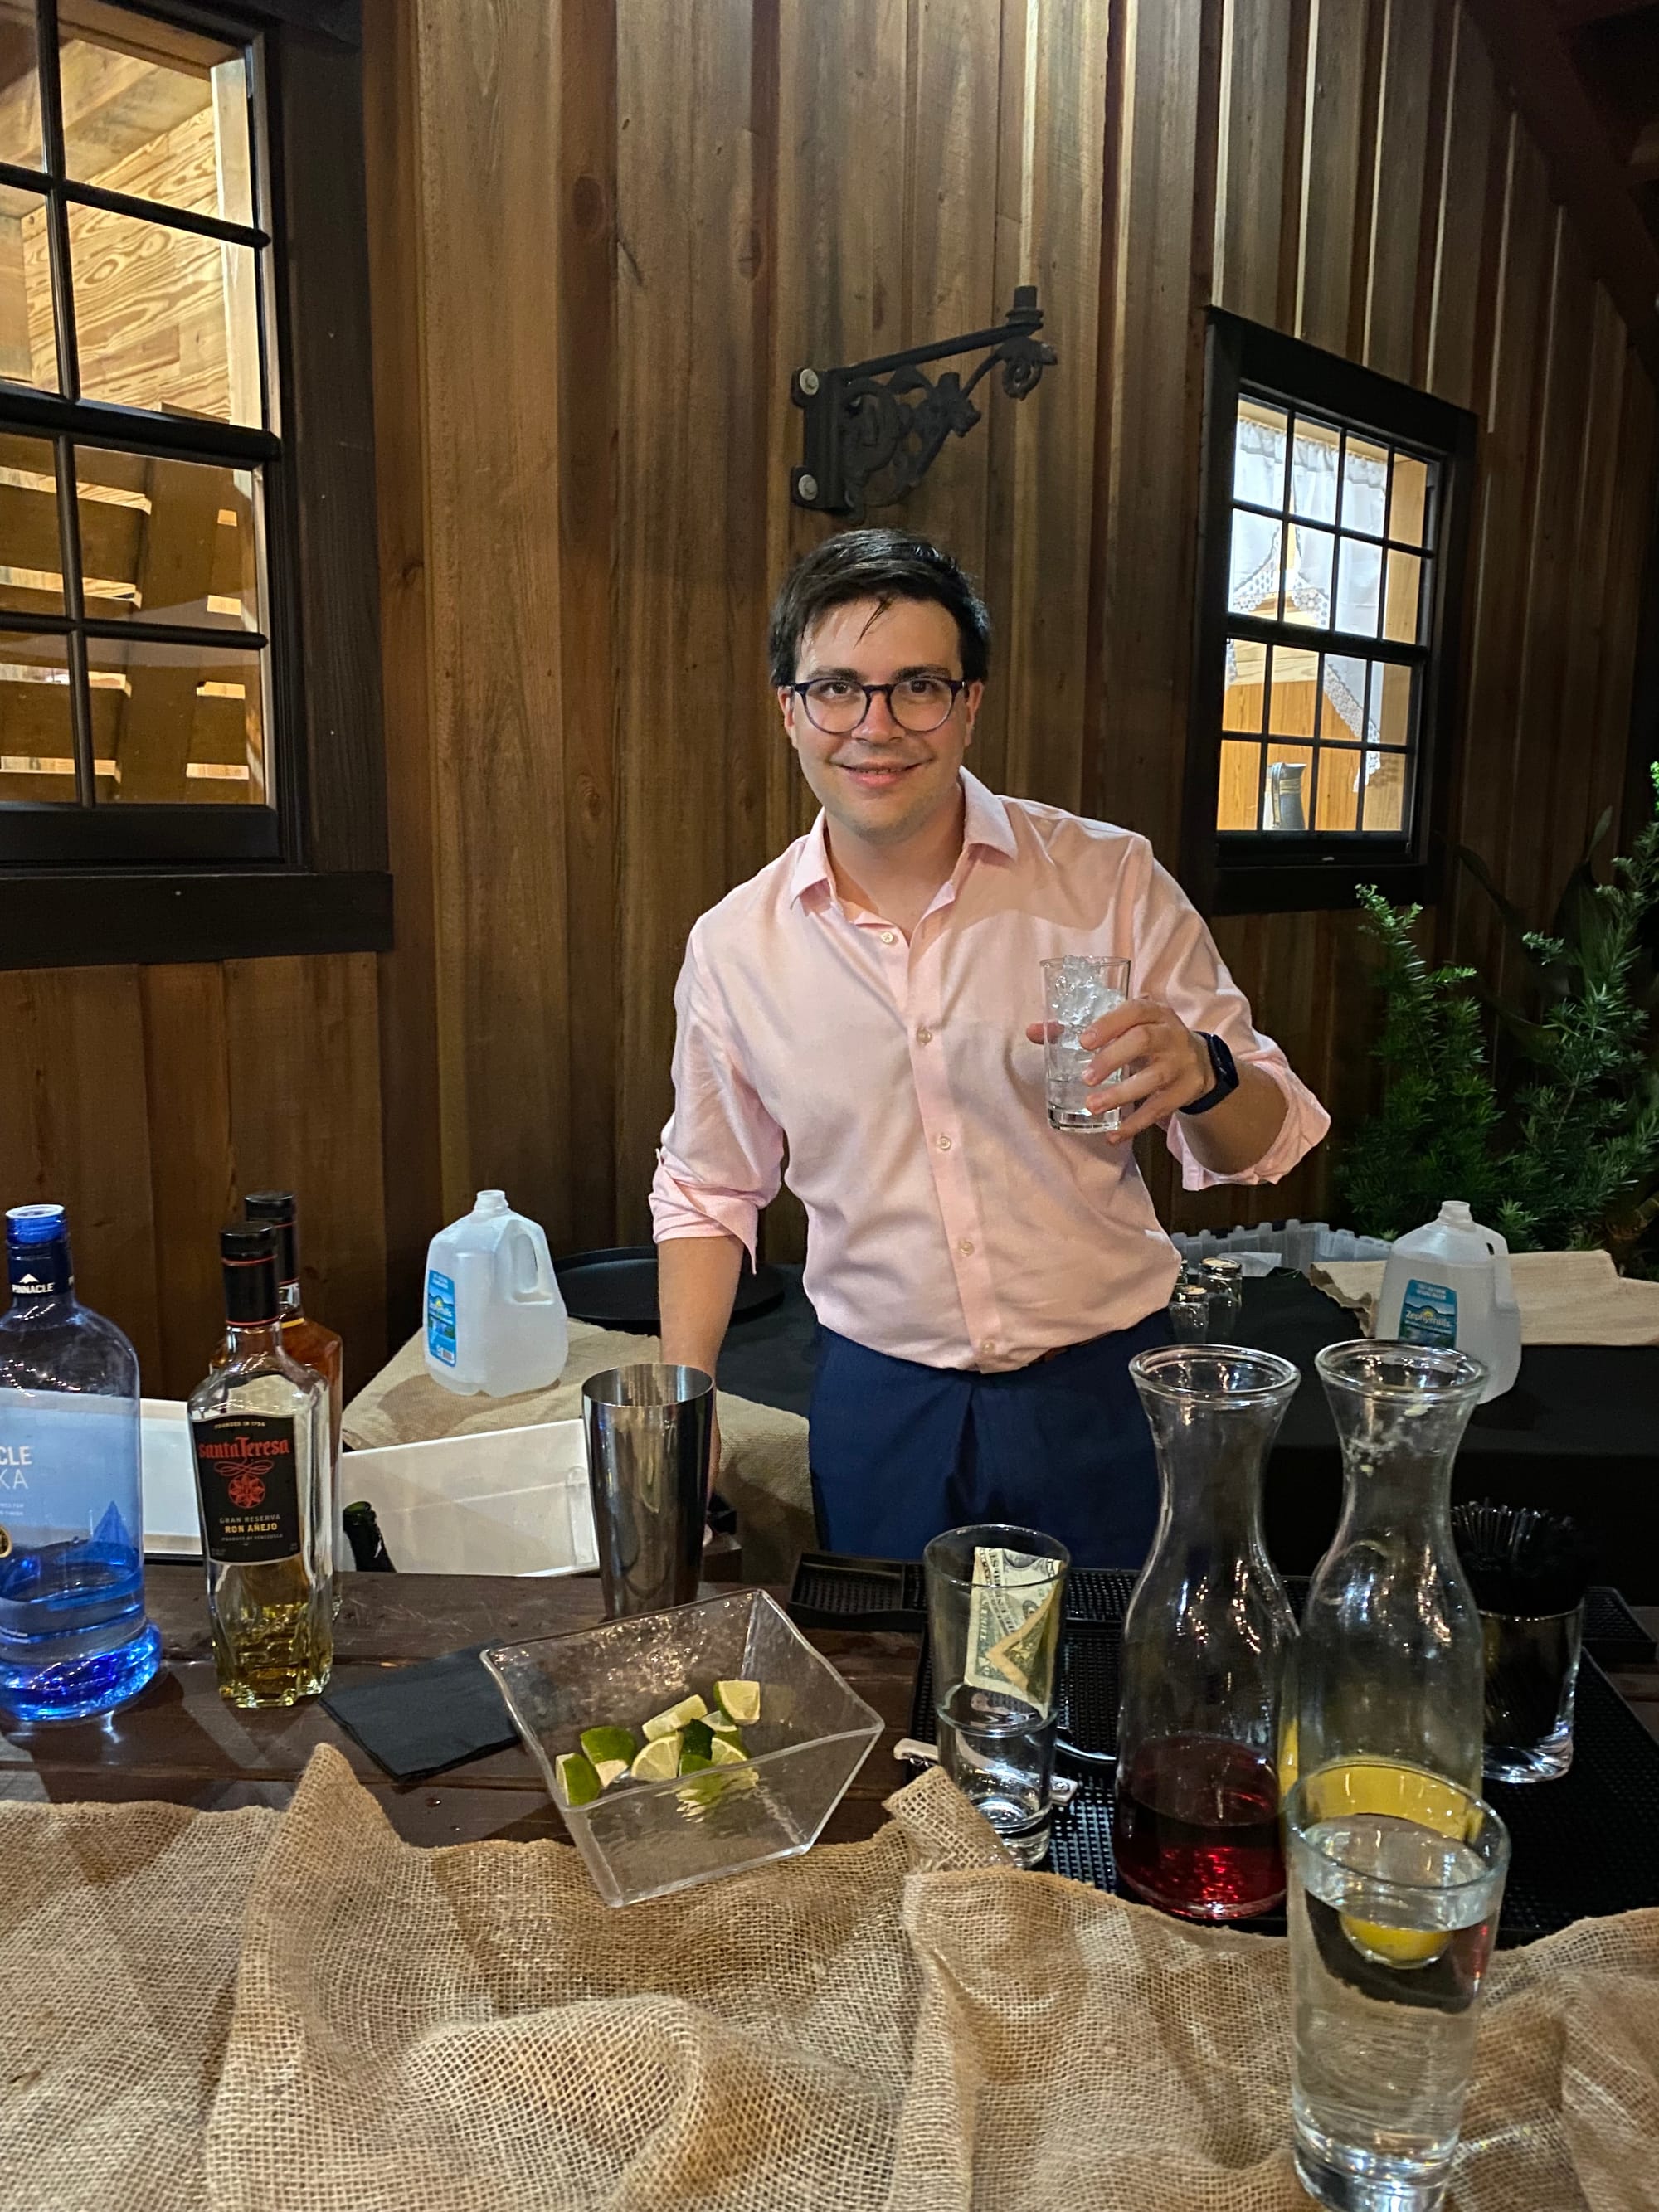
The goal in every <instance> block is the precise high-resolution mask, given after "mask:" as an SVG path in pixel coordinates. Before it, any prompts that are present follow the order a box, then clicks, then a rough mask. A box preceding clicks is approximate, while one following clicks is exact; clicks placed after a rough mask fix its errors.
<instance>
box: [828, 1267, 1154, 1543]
mask: <svg viewBox="0 0 1659 2212" xmlns="http://www.w3.org/2000/svg"><path fill="white" fill-rule="evenodd" d="M818 1340H819V1351H818V1371H817V1380H816V1382H815V1383H814V1384H813V1386H812V1401H811V1410H810V1414H809V1419H810V1421H811V1439H810V1452H811V1465H812V1503H813V1506H814V1508H815V1510H816V1511H817V1522H818V1538H819V1541H820V1542H821V1543H823V1545H824V1546H825V1547H826V1548H827V1549H828V1550H829V1551H832V1552H848V1553H854V1555H856V1556H859V1557H861V1558H865V1559H920V1558H921V1552H922V1547H923V1546H924V1545H926V1544H927V1542H928V1541H929V1540H930V1539H931V1538H932V1537H934V1536H937V1535H938V1534H939V1531H940V1530H941V1529H943V1528H962V1527H963V1526H965V1525H966V1524H967V1523H969V1522H975V1521H1009V1522H1017V1523H1018V1524H1019V1525H1020V1526H1021V1527H1024V1528H1038V1529H1041V1530H1042V1533H1043V1534H1045V1535H1049V1536H1058V1537H1059V1539H1060V1542H1061V1543H1062V1544H1064V1545H1065V1546H1066V1549H1067V1550H1068V1551H1069V1552H1070V1553H1071V1555H1072V1560H1073V1565H1076V1566H1079V1567H1138V1566H1139V1565H1140V1563H1141V1561H1142V1560H1143V1559H1145V1558H1146V1553H1147V1551H1148V1550H1149V1548H1150V1547H1151V1545H1152V1531H1153V1529H1154V1528H1155V1527H1156V1525H1157V1522H1158V1465H1157V1462H1156V1460H1155V1458H1154V1456H1153V1453H1152V1431H1151V1430H1150V1429H1149V1428H1148V1427H1147V1425H1146V1414H1145V1413H1143V1412H1142V1411H1141V1407H1140V1401H1139V1398H1138V1397H1137V1396H1136V1395H1135V1387H1134V1384H1133V1383H1132V1382H1131V1381H1130V1379H1129V1361H1130V1358H1131V1357H1132V1356H1133V1354H1134V1353H1135V1352H1143V1351H1145V1350H1146V1349H1147V1348H1148V1346H1152V1345H1157V1344H1167V1343H1168V1342H1169V1341H1170V1327H1169V1322H1168V1320H1167V1319H1166V1317H1165V1316H1164V1311H1163V1310H1162V1308H1160V1309H1159V1310H1158V1312H1156V1313H1153V1314H1149V1315H1148V1316H1147V1317H1146V1320H1145V1321H1143V1322H1139V1323H1138V1324H1137V1325H1136V1327H1135V1328H1126V1329H1121V1330H1119V1331H1118V1332H1117V1333H1116V1334H1114V1335H1110V1336H1097V1337H1095V1338H1093V1339H1091V1341H1090V1342H1088V1343H1087V1344H1074V1345H1071V1346H1067V1348H1066V1350H1065V1351H1064V1352H1059V1353H1057V1354H1056V1355H1055V1357H1054V1358H1052V1359H1043V1360H1039V1361H1038V1362H1037V1363H1036V1364H1035V1365H1034V1366H1030V1367H1021V1368H1018V1369H1016V1370H1014V1372H1013V1373H1012V1374H1007V1375H974V1374H968V1373H963V1372H960V1371H958V1370H955V1369H951V1368H942V1367H923V1366H920V1365H918V1364H916V1362H915V1361H914V1360H909V1359H894V1358H890V1357H889V1356H888V1355H887V1354H886V1353H885V1352H871V1351H868V1350H867V1349H866V1347H865V1346H863V1345H861V1344H854V1343H853V1342H852V1341H851V1340H850V1339H848V1338H847V1337H844V1336H837V1335H836V1334H835V1332H834V1331H833V1330H832V1329H827V1328H821V1329H820V1330H819V1332H818Z"/></svg>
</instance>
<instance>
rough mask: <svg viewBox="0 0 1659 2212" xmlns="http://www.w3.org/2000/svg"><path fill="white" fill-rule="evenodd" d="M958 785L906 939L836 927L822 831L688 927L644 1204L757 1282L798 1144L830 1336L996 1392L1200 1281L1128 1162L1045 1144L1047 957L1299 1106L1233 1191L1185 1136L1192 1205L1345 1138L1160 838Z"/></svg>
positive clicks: (876, 929) (879, 926) (1171, 1128)
mask: <svg viewBox="0 0 1659 2212" xmlns="http://www.w3.org/2000/svg"><path fill="white" fill-rule="evenodd" d="M962 781H963V792H964V794H965V798H966V810H965V811H966V822H965V834H964V836H963V849H962V857H961V859H960V860H958V861H957V866H956V868H955V870H954V872H953V873H952V874H951V880H950V881H949V883H947V884H945V885H944V887H943V888H942V889H941V890H940V891H939V895H938V896H937V897H936V898H935V899H934V901H933V904H932V906H930V907H929V908H928V909H927V913H926V914H925V915H923V916H922V918H921V922H920V923H919V924H918V926H917V927H916V930H915V934H914V936H913V937H912V939H910V941H909V942H908V943H907V942H906V940H905V938H904V935H903V933H902V931H900V930H898V929H896V928H894V927H891V926H890V924H889V923H887V922H885V921H882V920H881V918H880V917H879V916H878V915H871V914H866V913H862V912H848V909H847V908H845V907H844V906H843V905H842V902H841V900H840V898H839V897H838V896H837V895H836V884H835V878H834V876H833V875H832V873H831V872H830V866H829V848H828V846H827V844H826V842H825V837H824V823H823V816H822V815H820V816H819V817H818V819H817V823H816V824H815V825H814V827H813V828H812V829H811V832H810V834H809V835H808V836H805V837H802V838H799V839H798V840H797V841H796V842H795V843H794V844H793V845H792V846H790V848H788V850H787V852H785V853H784V854H781V856H780V857H779V858H778V859H777V860H774V861H773V862H772V863H771V865H770V866H769V867H765V868H763V869H762V870H761V872H760V873H759V874H758V875H757V876H755V877H753V878H751V879H750V881H749V882H748V883H746V884H740V885H739V886H738V889H737V890H734V891H732V892H731V893H730V894H729V896H726V898H724V899H722V900H721V902H720V904H719V905H718V906H717V907H715V908H713V909H712V911H711V912H709V913H708V914H706V915H703V916H702V919H701V921H698V922H697V923H696V926H695V927H694V928H693V929H692V932H691V937H690V943H689V944H688V945H687V947H686V954H685V965H684V969H682V970H681V973H680V980H679V984H678V989H677V990H676V993H675V1006H676V1008H677V1009H678V1017H679V1030H678V1040H677V1042H676V1045H675V1050H674V1112H673V1115H672V1117H671V1120H670V1121H669V1123H668V1126H667V1127H666V1128H665V1130H664V1131H663V1138H662V1146H661V1150H660V1152H659V1154H658V1165H657V1173H656V1179H655V1182H654V1184H653V1188H652V1193H651V1207H652V1213H653V1218H654V1221H655V1225H656V1236H657V1241H658V1242H659V1243H663V1242H665V1241H666V1240H667V1239H668V1238H670V1237H712V1236H715V1235H717V1234H719V1233H720V1232H721V1231H725V1232H726V1233H727V1234H729V1235H731V1236H732V1237H738V1238H739V1239H740V1240H741V1241H742V1243H744V1245H745V1246H746V1247H747V1248H748V1250H749V1254H750V1258H751V1259H752V1258H753V1256H754V1250H755V1229H756V1221H757V1214H758V1212H759V1209H760V1208H761V1207H762V1206H765V1205H767V1204H768V1203H769V1200H771V1199H772V1198H774V1197H775V1195H776V1194H777V1189H778V1184H779V1181H780V1170H781V1163H782V1158H783V1152H784V1147H785V1145H786V1143H787V1146H788V1155H789V1167H788V1182H789V1187H790V1188H791V1189H792V1190H793V1191H794V1192H795V1193H796V1194H797V1195H798V1196H799V1199H800V1200H801V1202H802V1204H803V1205H804V1206H805V1209H806V1216H807V1224H808V1235H807V1254H806V1271H805V1288H806V1293H807V1296H808V1297H810V1298H811V1302H812V1304H813V1306H814V1307H815V1309H816V1310H817V1315H818V1318H819V1319H820V1321H822V1322H823V1324H824V1325H825V1327H826V1328H832V1329H835V1330H836V1331H837V1332H838V1333H839V1334H842V1335H843V1336H848V1337H851V1338H852V1339H853V1340H854V1341H855V1342H857V1343H859V1344H862V1345H867V1346H869V1347H870V1348H871V1349H872V1350H873V1351H877V1352H889V1353H891V1354H893V1355H895V1356H896V1357H897V1358H901V1359H914V1360H920V1361H922V1362H924V1363H925V1364H927V1365H928V1366H932V1367H955V1368H966V1367H972V1368H979V1369H981V1370H1000V1369H1006V1368H1014V1367H1023V1366H1024V1365H1025V1364H1027V1363H1028V1362H1030V1361H1031V1360H1033V1359H1035V1358H1037V1357H1038V1356H1039V1355H1040V1354H1041V1353H1042V1352H1048V1351H1052V1350H1054V1348H1055V1347H1056V1346H1061V1345H1066V1344H1074V1343H1080V1342H1082V1341H1084V1340H1085V1339H1087V1338H1090V1337H1094V1336H1099V1335H1102V1334H1104V1333H1105V1332H1106V1331H1107V1330H1109V1329H1121V1328H1132V1327H1133V1325H1134V1323H1135V1322H1139V1321H1141V1320H1143V1319H1144V1318H1145V1316H1146V1315H1147V1314H1149V1313H1151V1312H1152V1310H1154V1309H1155V1308H1156V1307H1158V1306H1161V1305H1163V1304H1164V1303H1165V1302H1166V1301H1167V1299H1168V1297H1169V1295H1170V1289H1171V1287H1172V1285H1174V1282H1175V1279H1176V1275H1177V1274H1178V1273H1179V1272H1180V1263H1179V1261H1178V1260H1177V1258H1176V1252H1175V1248H1174V1247H1173V1246H1172V1245H1171V1243H1170V1240H1169V1238H1168V1237H1166V1236H1165V1235H1164V1231H1163V1230H1162V1229H1161V1228H1160V1226H1159V1225H1158V1217H1157V1215H1156V1214H1155V1213H1154V1212H1153V1210H1152V1200H1151V1199H1150V1197H1149V1196H1148V1194H1147V1191H1146V1184H1145V1183H1144V1182H1142V1181H1141V1179H1140V1176H1139V1171H1138V1170H1137V1169H1136V1166H1135V1163H1134V1157H1133V1152H1132V1151H1131V1150H1130V1148H1129V1147H1127V1146H1109V1145H1107V1144H1105V1143H1103V1142H1102V1141H1101V1140H1100V1139H1097V1138H1091V1137H1087V1136H1072V1135H1066V1134H1063V1133H1060V1132H1058V1131H1055V1130H1053V1129H1051V1128H1050V1127H1048V1113H1047V1107H1046V1103H1045V1096H1044V1090H1043V1073H1042V1046H1041V1045H1036V1044H1032V1043H1030V1042H1028V1040H1027V1038H1026V1036H1025V1033H1024V1032H1025V1025H1026V1024H1027V1023H1028V1022H1031V1021H1038V1020H1041V1018H1042V977H1041V975H1040V974H1039V973H1038V969H1037V963H1038V962H1039V961H1040V960H1044V959H1047V958H1048V957H1050V956H1051V955H1053V954H1054V953H1060V952H1097V953H1115V954H1118V955H1120V956H1127V957H1128V959H1129V961H1130V962H1131V963H1132V964H1131V969H1130V985H1131V988H1132V990H1133V993H1134V994H1136V995H1137V996H1144V997H1146V998H1152V999H1158V1000H1164V1001H1165V1002H1166V1003H1167V1004H1168V1005H1170V1006H1173V1007H1174V1009H1175V1011H1176V1013H1177V1014H1179V1015H1180V1017H1181V1018H1182V1021H1184V1022H1185V1023H1186V1024H1188V1027H1189V1028H1191V1029H1194V1030H1212V1031H1214V1032H1215V1033H1216V1034H1217V1035H1218V1036H1222V1037H1225V1039H1226V1041H1227V1042H1228V1044H1229V1045H1230V1046H1231V1048H1232V1053H1233V1057H1234V1059H1235V1060H1237V1062H1238V1064H1239V1065H1240V1066H1244V1065H1245V1064H1246V1063H1247V1062H1248V1063H1249V1064H1250V1065H1252V1066H1256V1067H1260V1068H1261V1069H1263V1070H1264V1071H1265V1072H1266V1073H1267V1074H1268V1075H1270V1076H1271V1077H1272V1078H1273V1081H1274V1082H1275V1083H1276V1084H1278V1085H1279V1088H1280V1090H1281V1091H1283V1092H1284V1094H1285V1119H1284V1121H1283V1124H1282V1125H1281V1127H1280V1128H1279V1133H1278V1135H1277V1136H1276V1137H1275V1138H1274V1139H1273V1143H1272V1144H1271V1145H1270V1146H1269V1147H1268V1148H1267V1152H1265V1153H1264V1154H1263V1155H1262V1157H1261V1158H1260V1159H1259V1160H1257V1161H1256V1162H1255V1164H1254V1165H1253V1166H1251V1167H1250V1168H1248V1169H1247V1170H1244V1172H1243V1174H1240V1175H1237V1176H1218V1175H1215V1174H1213V1173H1212V1171H1211V1170H1209V1169H1207V1168H1206V1167H1205V1166H1203V1165H1202V1164H1201V1163H1200V1161H1199V1160H1198V1159H1197V1158H1196V1157H1195V1156H1194V1153H1193V1152H1192V1150H1191V1148H1190V1146H1189V1145H1188V1140H1187V1136H1186V1133H1185V1131H1184V1129H1183V1127H1182V1121H1181V1119H1180V1117H1179V1115H1174V1116H1171V1117H1170V1120H1169V1121H1167V1122H1166V1123H1165V1124H1164V1134H1165V1139H1166V1140H1167V1142H1168V1144H1169V1146H1170V1151H1171V1152H1173V1153H1174V1154H1175V1156H1176V1158H1177V1159H1178V1160H1179V1161H1180V1163H1181V1169H1182V1181H1183V1182H1184V1183H1185V1185H1186V1187H1187V1188H1188V1190H1199V1189H1203V1188H1207V1187H1208V1186H1209V1185H1210V1184H1212V1183H1217V1182H1275V1181H1276V1180H1277V1179H1278V1178H1279V1176H1282V1175H1284V1174H1285V1173H1286V1172H1287V1171H1288V1170H1290V1169H1291V1168H1292V1167H1294V1166H1295V1164H1296V1163H1297V1161H1298V1160H1299V1159H1300V1158H1302V1156H1303V1154H1304V1152H1308V1151H1309V1150H1310V1148H1311V1147H1312V1146H1314V1145H1316V1144H1317V1143H1318V1141H1319V1139H1320V1138H1321V1137H1322V1136H1323V1135H1324V1133H1325V1131H1326V1130H1327V1129H1328V1127H1329V1126H1330V1122H1329V1117H1328V1115H1327V1114H1326V1113H1325V1111H1324V1109H1323V1108H1322V1106H1321V1105H1320V1103H1319V1102H1318V1100H1317V1099H1316V1098H1315V1097H1314V1096H1313V1094H1312V1093H1311V1092H1310V1091H1309V1090H1308V1089H1307V1088H1306V1086H1305V1085H1304V1084H1302V1083H1300V1082H1299V1081H1298V1080H1297V1078H1296V1076H1295V1075H1293V1074H1292V1073H1291V1069H1290V1066H1289V1065H1288V1063H1287V1062H1286V1060H1285V1055H1284V1054H1283V1053H1282V1052H1280V1050H1279V1047H1278V1046H1277V1045H1276V1044H1274V1043H1273V1041H1272V1039H1271V1038H1269V1037H1264V1036H1261V1035H1260V1034H1259V1033H1258V1032H1257V1031H1256V1030H1255V1029H1254V1028H1253V1027H1252V1026H1251V1023H1250V1010H1249V1006H1248V1005H1247V1004H1246V1003H1245V1000H1244V999H1243V995H1242V994H1241V993H1240V992H1239V990H1238V989H1237V986H1236V985H1235V984H1234V982H1233V981H1232V978H1231V976H1230V975H1228V973H1227V970H1226V968H1225V965H1224V964H1223V963H1222V960H1221V957H1220V955H1219V954H1218V952H1217V951H1216V949H1215V945H1214V944H1213V942H1212V939H1211V937H1210V933H1209V932H1208V930H1207V929H1206V927H1204V924H1203V922H1202V921H1201V920H1200V917H1199V915H1198V912H1197V910H1196V908H1194V906H1193V905H1192V904H1191V902H1189V901H1188V898H1187V896H1186V895H1185V893H1184V892H1183V891H1182V890H1181V888H1180V886H1179V885H1178V884H1176V881H1175V879H1174V878H1173V877H1171V876H1170V875H1169V874H1168V873H1167V872H1166V871H1165V870H1164V869H1163V868H1161V867H1160V866H1158V862H1157V861H1156V860H1154V859H1153V857H1152V848H1151V846H1150V845H1149V844H1148V843H1147V842H1146V839H1145V838H1144V837H1139V836H1135V835H1133V833H1132V832H1131V831H1129V830H1127V829H1114V828H1112V827H1111V825H1110V824H1109V823H1103V822H1086V821H1083V820H1081V819H1079V817H1078V816H1076V815H1073V814H1066V813H1063V812H1062V811H1060V809H1059V808H1058V807H1053V806H1039V805H1033V804H1032V803H1030V801H1029V800H1026V799H998V798H995V797H994V796H993V794H992V793H990V792H988V791H987V789H986V787H985V786H984V785H983V784H981V782H979V781H977V779H976V778H975V777H974V776H971V775H967V774H966V773H965V772H964V774H963V779H962Z"/></svg>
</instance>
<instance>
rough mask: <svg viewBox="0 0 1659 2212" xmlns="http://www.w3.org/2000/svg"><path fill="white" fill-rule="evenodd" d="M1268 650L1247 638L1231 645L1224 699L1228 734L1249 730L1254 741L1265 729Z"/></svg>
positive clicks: (1224, 723) (1224, 724)
mask: <svg viewBox="0 0 1659 2212" xmlns="http://www.w3.org/2000/svg"><path fill="white" fill-rule="evenodd" d="M1266 672H1267V647H1266V646H1265V645H1256V644H1255V643H1254V642H1253V641H1250V640H1249V639H1245V638H1230V639H1229V640H1228V641H1227V688H1226V690H1225V691H1224V692H1223V693H1222V695H1221V726H1222V728H1223V729H1224V730H1248V731H1249V733H1250V735H1251V736H1252V737H1254V736H1255V735H1256V734H1257V732H1259V731H1260V730H1261V706H1262V698H1261V686H1262V679H1263V677H1264V676H1265V674H1266Z"/></svg>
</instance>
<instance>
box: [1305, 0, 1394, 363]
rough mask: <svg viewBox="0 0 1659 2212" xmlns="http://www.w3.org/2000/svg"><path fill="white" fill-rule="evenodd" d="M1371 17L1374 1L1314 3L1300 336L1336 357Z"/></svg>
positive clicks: (1341, 347)
mask: <svg viewBox="0 0 1659 2212" xmlns="http://www.w3.org/2000/svg"><path fill="white" fill-rule="evenodd" d="M1376 4H1377V5H1381V4H1382V0H1376ZM1370 12H1371V0H1314V8H1313V15H1312V20H1311V23H1310V44H1311V52H1310V58H1309V64H1308V100H1307V133H1306V138H1305V141H1304V149H1303V180H1302V256H1301V263H1300V270H1299V276H1298V286H1297V322H1296V334H1297V337H1304V338H1306V339H1307V340H1308V342H1309V343H1310V345H1317V346H1324V347H1326V348H1327V349H1328V350H1329V351H1331V352H1334V353H1342V352H1345V351H1346V349H1347V341H1348V325H1349V313H1350V306H1351V301H1352V294H1353V271H1354V252H1355V237H1356V228H1357V217H1358V211H1359V205H1360V185H1361V167H1362V162H1363V160H1364V149H1365V146H1366V144H1367V143H1368V142H1369V139H1370V128H1369V125H1370V118H1368V117H1367V115H1366V113H1365V111H1364V93H1365V58H1366V42H1367V39H1368V37H1369V34H1370ZM1366 189H1367V193H1368V194H1369V180H1368V181H1367V187H1366Z"/></svg>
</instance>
